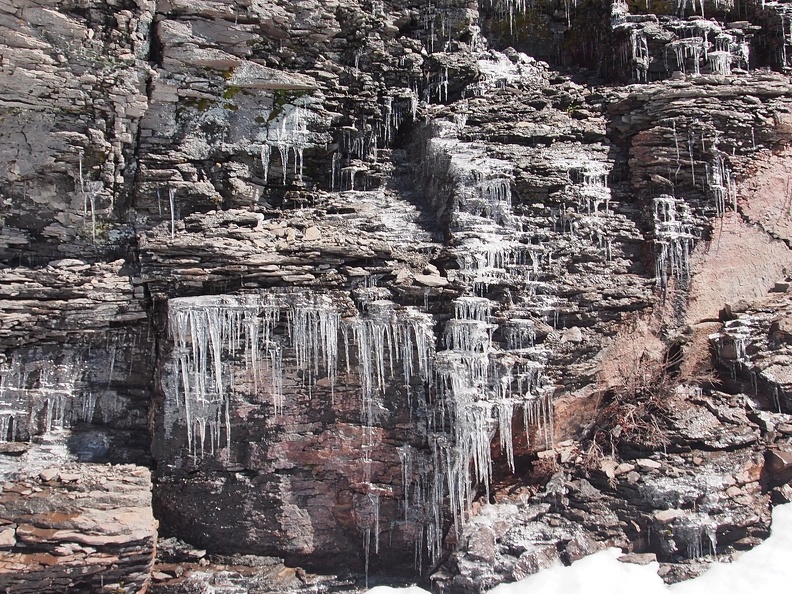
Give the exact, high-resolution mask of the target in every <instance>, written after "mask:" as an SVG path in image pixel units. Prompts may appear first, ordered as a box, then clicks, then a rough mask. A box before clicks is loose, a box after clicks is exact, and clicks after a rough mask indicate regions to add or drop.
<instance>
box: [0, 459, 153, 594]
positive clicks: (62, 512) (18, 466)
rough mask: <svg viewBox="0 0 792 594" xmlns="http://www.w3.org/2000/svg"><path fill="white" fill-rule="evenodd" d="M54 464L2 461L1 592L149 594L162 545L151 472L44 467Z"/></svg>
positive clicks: (126, 468)
mask: <svg viewBox="0 0 792 594" xmlns="http://www.w3.org/2000/svg"><path fill="white" fill-rule="evenodd" d="M3 457H4V458H6V457H7V456H3ZM52 462H56V463H57V462H62V460H53V459H49V460H48V459H40V458H38V457H36V456H23V459H22V460H21V461H7V460H3V461H2V471H3V479H4V482H3V491H2V493H0V517H2V521H3V529H2V532H0V535H2V544H0V587H2V588H3V589H5V590H7V591H9V592H31V593H33V592H52V593H55V592H66V591H69V592H86V593H88V592H142V591H145V589H146V587H147V586H148V583H149V580H150V575H149V574H150V571H151V567H152V565H153V563H154V550H155V543H156V538H157V521H156V520H155V519H154V516H153V514H152V508H151V474H150V472H149V471H148V469H146V468H142V467H139V466H132V465H124V466H105V465H98V464H74V463H65V464H63V463H61V464H60V465H58V466H57V467H46V464H47V463H52ZM42 467H43V469H41V470H40V471H39V469H40V468H42Z"/></svg>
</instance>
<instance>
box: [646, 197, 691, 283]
mask: <svg viewBox="0 0 792 594" xmlns="http://www.w3.org/2000/svg"><path fill="white" fill-rule="evenodd" d="M693 230H694V224H693V219H692V216H691V214H690V209H689V207H688V205H687V203H686V202H685V201H684V200H682V199H679V198H674V197H673V196H669V195H668V194H662V195H660V196H658V197H657V198H655V199H654V232H655V239H654V244H655V279H656V282H657V286H658V287H661V288H665V287H667V286H668V282H669V280H670V279H671V278H674V279H675V280H676V281H677V282H679V283H683V284H684V283H687V281H688V280H689V278H690V261H689V260H690V252H691V250H692V248H693V244H694V242H695V240H696V237H695V235H694V234H693Z"/></svg>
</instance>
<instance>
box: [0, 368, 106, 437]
mask: <svg viewBox="0 0 792 594" xmlns="http://www.w3.org/2000/svg"><path fill="white" fill-rule="evenodd" d="M83 373H84V365H83V361H82V358H81V357H80V356H79V355H78V354H76V353H66V354H63V355H62V356H58V357H53V356H51V355H45V354H44V353H41V354H38V355H36V354H35V353H34V354H31V355H30V356H27V357H25V356H19V357H11V358H10V359H9V360H8V361H6V362H5V363H3V365H2V366H0V443H2V442H6V441H17V440H27V439H30V437H31V436H32V435H35V434H39V433H49V432H50V431H53V430H55V429H58V428H64V427H68V426H69V425H70V423H72V422H73V421H81V420H86V421H87V420H90V419H91V418H92V417H93V406H94V404H95V402H96V400H95V398H93V396H92V395H90V394H89V393H87V392H86V393H84V391H83V389H82V383H81V380H82V378H83Z"/></svg>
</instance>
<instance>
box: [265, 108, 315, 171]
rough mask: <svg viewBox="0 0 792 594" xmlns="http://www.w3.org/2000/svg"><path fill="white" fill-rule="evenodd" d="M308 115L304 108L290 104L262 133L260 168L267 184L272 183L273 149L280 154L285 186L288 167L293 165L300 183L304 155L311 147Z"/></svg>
mask: <svg viewBox="0 0 792 594" xmlns="http://www.w3.org/2000/svg"><path fill="white" fill-rule="evenodd" d="M309 119H310V116H309V112H308V111H307V110H306V109H304V108H303V107H301V106H298V105H293V104H291V103H287V104H286V105H284V106H283V108H282V111H281V113H279V114H278V115H277V117H275V118H274V119H273V120H272V121H270V122H268V124H267V127H266V129H265V130H263V131H262V133H261V137H262V138H261V141H260V142H261V149H260V158H261V167H262V176H263V178H264V183H265V184H266V183H267V181H268V179H269V170H270V160H271V153H272V149H273V148H275V149H277V151H278V154H279V156H280V162H281V175H282V178H283V179H282V181H283V184H284V185H285V184H286V180H287V176H288V173H289V163H290V162H292V163H293V164H294V175H295V176H296V177H297V180H298V181H301V180H302V176H303V154H304V152H305V149H306V148H308V147H310V146H311V141H310V132H309V131H308V121H309Z"/></svg>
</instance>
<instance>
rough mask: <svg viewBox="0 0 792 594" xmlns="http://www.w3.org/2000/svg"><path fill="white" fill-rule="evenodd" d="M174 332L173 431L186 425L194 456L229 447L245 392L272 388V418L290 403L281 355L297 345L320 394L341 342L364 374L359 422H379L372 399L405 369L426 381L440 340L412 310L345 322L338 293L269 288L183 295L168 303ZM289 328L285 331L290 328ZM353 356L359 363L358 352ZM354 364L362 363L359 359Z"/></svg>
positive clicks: (384, 305) (376, 307)
mask: <svg viewBox="0 0 792 594" xmlns="http://www.w3.org/2000/svg"><path fill="white" fill-rule="evenodd" d="M168 314H169V328H170V335H171V338H172V340H173V343H174V351H173V355H172V361H173V365H174V367H175V370H174V371H175V377H176V381H174V382H173V384H172V385H164V386H163V389H164V390H165V392H166V396H167V403H166V412H167V413H168V419H169V420H168V421H167V422H166V424H169V425H171V426H173V425H175V424H177V423H183V424H184V425H186V431H187V442H188V447H189V449H190V451H191V452H192V454H193V455H204V454H205V453H207V451H208V452H209V453H214V452H215V451H216V450H217V449H218V448H220V447H221V446H222V445H223V440H222V435H223V434H225V441H224V443H225V446H226V447H230V443H231V442H230V440H231V428H230V404H231V397H232V394H233V392H234V391H235V390H237V389H240V390H242V389H249V387H246V386H245V382H247V383H248V384H252V389H253V392H258V391H259V389H260V388H261V389H265V390H267V391H268V392H269V393H270V396H271V398H272V404H273V410H274V414H275V415H276V416H277V415H278V414H279V413H280V411H281V410H282V407H283V373H284V370H283V352H284V350H285V349H291V351H290V352H291V354H292V356H293V357H294V360H295V363H296V368H297V369H299V370H301V371H302V372H303V376H302V379H301V381H302V383H303V385H305V386H306V387H307V388H308V389H312V387H313V386H314V384H315V383H316V380H317V379H319V378H327V379H329V384H330V389H331V392H332V390H333V387H334V384H335V376H336V373H337V371H338V367H339V341H341V343H342V344H343V352H344V354H345V358H346V369H347V372H350V371H351V370H352V367H353V365H354V369H355V370H356V371H357V372H358V373H359V376H360V378H361V395H362V398H361V418H362V420H363V423H364V425H365V426H366V427H371V426H372V425H373V423H374V418H373V414H372V399H373V398H374V397H375V396H376V395H378V394H381V393H382V391H384V389H385V387H386V385H387V384H388V382H389V381H390V379H391V378H392V377H394V375H395V374H394V369H396V366H397V365H400V366H401V372H402V375H403V377H404V378H405V382H406V383H407V384H408V385H409V383H410V381H411V378H413V377H417V378H418V379H419V380H420V381H424V382H425V381H427V380H428V378H429V374H430V370H431V361H432V353H433V351H434V339H433V335H432V330H431V328H432V322H431V318H430V316H428V315H427V314H424V313H421V312H418V311H416V310H414V309H412V308H400V309H399V310H398V311H397V309H396V307H395V305H394V304H393V303H391V302H383V301H375V302H372V303H369V304H368V306H367V313H365V314H361V315H359V316H357V317H353V318H350V319H346V320H343V321H342V320H341V313H340V311H339V309H338V308H337V307H336V305H335V304H334V302H333V299H332V297H331V296H330V295H327V294H321V293H313V292H309V291H300V292H277V291H272V292H262V293H256V294H247V295H221V296H203V297H182V298H176V299H172V300H171V301H170V302H169V311H168ZM284 327H285V328H284ZM353 348H354V349H355V351H354V355H355V357H354V359H353V358H352V357H351V356H350V351H351V350H352V349H353ZM353 361H354V363H353Z"/></svg>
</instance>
